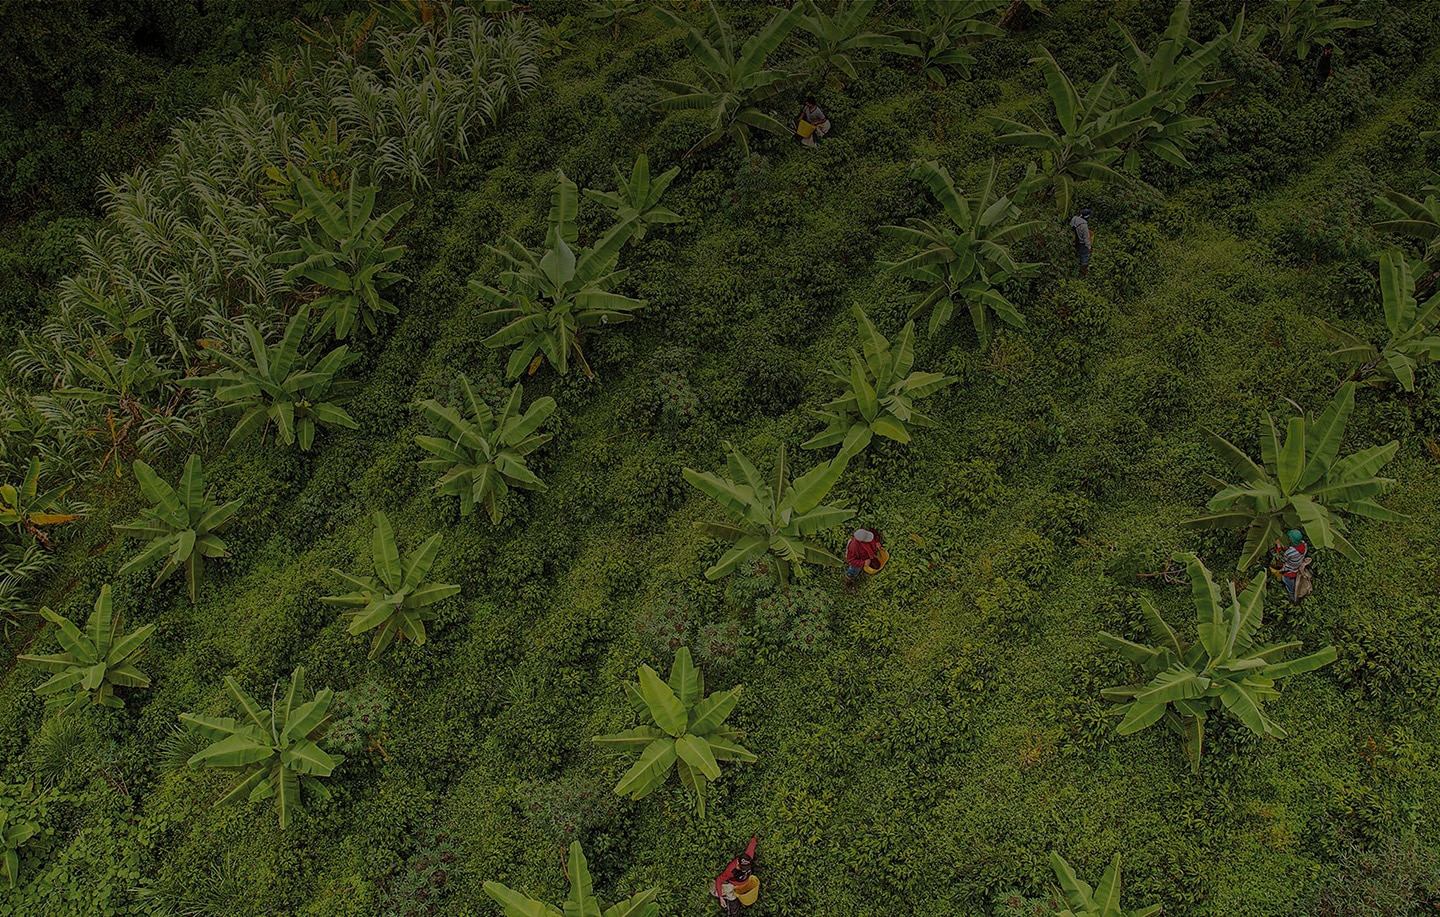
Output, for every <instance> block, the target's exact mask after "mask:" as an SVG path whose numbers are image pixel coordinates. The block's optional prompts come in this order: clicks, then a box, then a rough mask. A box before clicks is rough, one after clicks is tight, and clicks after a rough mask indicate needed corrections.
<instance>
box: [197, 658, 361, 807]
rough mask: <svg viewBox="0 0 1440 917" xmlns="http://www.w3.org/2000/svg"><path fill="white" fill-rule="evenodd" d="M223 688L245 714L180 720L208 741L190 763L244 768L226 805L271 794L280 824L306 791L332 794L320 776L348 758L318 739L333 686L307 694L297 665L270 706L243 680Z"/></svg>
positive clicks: (327, 719)
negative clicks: (310, 696) (282, 692)
mask: <svg viewBox="0 0 1440 917" xmlns="http://www.w3.org/2000/svg"><path fill="white" fill-rule="evenodd" d="M225 690H226V691H227V692H228V693H229V695H230V698H231V699H232V700H233V701H234V702H235V705H236V706H237V707H239V708H240V711H241V712H242V713H243V714H244V718H243V719H242V720H240V721H237V720H235V719H234V718H233V717H228V716H201V715H199V714H195V713H182V714H180V721H181V722H182V723H184V724H185V725H186V726H188V727H189V728H190V729H192V730H193V731H194V732H195V733H196V734H198V735H199V736H201V737H202V738H205V739H212V740H214V741H213V742H212V743H211V744H210V745H209V746H207V747H205V748H203V749H201V750H200V751H198V752H196V753H195V754H194V755H192V756H191V757H190V760H189V763H190V764H191V765H192V766H194V765H197V764H198V765H204V766H206V767H217V768H238V769H240V772H241V774H242V776H241V778H240V781H239V782H238V783H236V784H235V786H234V787H232V788H231V789H230V791H229V792H228V793H226V794H225V795H224V796H223V797H222V798H221V799H220V803H221V804H222V805H223V804H225V803H229V802H236V801H238V800H240V799H242V798H248V799H249V800H250V801H251V802H256V801H260V800H265V799H271V798H273V799H274V800H275V809H276V813H277V814H278V816H279V819H280V830H282V831H283V830H285V829H286V828H288V827H289V826H290V821H291V819H292V818H293V817H294V814H295V812H297V811H299V810H300V809H301V806H302V802H303V799H302V792H303V793H308V794H310V795H312V796H315V797H316V798H318V799H322V800H328V799H329V798H330V790H329V789H328V788H327V787H326V786H325V784H323V783H321V782H320V779H321V778H323V777H329V776H330V774H331V773H332V772H334V770H335V768H336V767H338V766H339V765H340V764H341V763H342V762H343V761H344V760H345V758H344V757H343V756H342V755H337V754H331V753H329V752H327V751H325V750H324V749H322V748H321V747H320V746H319V745H318V744H317V740H318V739H319V737H320V736H321V735H323V734H324V732H325V729H326V728H327V727H328V726H329V725H330V715H329V712H328V711H329V710H330V703H331V701H332V700H333V698H334V695H333V693H332V692H331V691H330V689H329V688H326V689H325V690H323V691H321V692H319V693H318V694H316V695H315V697H314V699H313V700H308V701H307V700H305V669H304V667H303V666H301V667H299V668H296V669H295V672H294V674H293V675H292V676H291V677H290V688H289V690H288V691H286V692H285V696H284V698H283V699H281V700H280V701H279V703H278V705H277V704H276V703H275V702H274V701H273V700H272V702H271V706H270V708H269V709H266V708H265V707H262V706H261V705H260V704H258V703H256V701H255V699H254V698H253V697H251V696H250V695H249V694H247V693H245V689H244V688H242V687H240V683H239V682H237V681H236V680H235V679H234V678H232V677H230V676H228V675H227V676H226V677H225Z"/></svg>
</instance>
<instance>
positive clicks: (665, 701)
mask: <svg viewBox="0 0 1440 917" xmlns="http://www.w3.org/2000/svg"><path fill="white" fill-rule="evenodd" d="M640 694H641V696H642V697H644V698H645V704H646V706H647V707H648V708H649V711H650V715H651V716H652V717H653V718H654V720H655V725H657V726H659V727H660V728H661V729H663V730H665V731H666V732H667V733H669V734H670V735H672V736H676V737H679V736H681V735H684V733H685V726H686V722H685V720H686V717H685V704H684V702H683V701H681V699H680V698H679V697H677V696H676V694H675V692H674V691H672V690H671V689H670V686H669V685H667V684H666V683H665V682H664V681H662V680H661V678H660V676H659V675H658V674H656V672H655V670H654V669H652V668H650V667H649V666H648V665H642V666H641V667H640Z"/></svg>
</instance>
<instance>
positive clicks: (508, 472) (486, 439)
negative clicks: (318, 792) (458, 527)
mask: <svg viewBox="0 0 1440 917" xmlns="http://www.w3.org/2000/svg"><path fill="white" fill-rule="evenodd" d="M459 382H460V401H459V403H458V404H457V405H454V406H449V405H444V404H441V403H440V402H439V401H437V400H435V399H433V398H431V399H427V400H425V401H422V402H421V403H420V407H421V410H422V411H423V412H424V413H425V416H426V417H427V418H428V419H429V420H430V421H431V423H432V425H433V426H434V427H435V429H436V430H437V432H439V433H440V434H441V435H439V436H417V437H415V442H416V443H417V444H419V446H420V447H421V448H422V449H424V450H425V451H426V452H428V453H430V457H429V458H424V459H421V460H420V464H421V466H422V467H425V468H432V469H435V470H437V471H440V472H442V475H441V477H440V479H439V480H438V481H437V482H436V483H435V489H436V490H438V491H439V492H440V493H441V494H447V495H453V496H457V497H459V498H460V512H461V515H469V514H470V511H471V510H472V509H473V508H474V506H475V504H476V503H481V504H483V505H484V506H485V507H486V509H487V510H488V511H489V514H490V519H491V521H492V522H493V523H497V524H498V523H499V521H500V518H501V514H502V509H501V503H500V500H501V499H502V498H503V497H504V496H505V495H506V494H507V493H508V492H509V489H510V488H511V487H520V488H523V489H527V490H545V489H546V487H545V483H544V482H543V481H541V480H540V479H539V478H538V477H537V476H536V475H535V473H534V472H532V471H531V470H530V468H529V467H528V466H527V464H526V462H525V456H527V455H529V454H530V453H532V452H534V451H535V450H536V449H539V448H540V447H541V446H543V445H544V444H545V443H547V442H549V441H550V438H551V434H548V433H545V434H540V433H537V432H536V431H537V430H538V429H539V428H540V426H541V425H542V424H543V423H544V422H545V421H546V420H547V419H548V418H549V417H550V415H551V414H553V413H554V412H555V407H556V404H555V399H553V398H550V397H545V398H539V399H537V400H536V401H535V402H534V403H533V404H531V405H530V408H529V409H528V410H526V411H524V412H523V413H522V412H521V410H520V404H521V399H522V397H523V394H524V387H523V386H522V385H520V384H519V383H517V384H516V385H515V387H514V388H512V389H511V390H510V395H509V397H508V398H507V399H506V401H505V406H504V408H503V409H502V410H501V411H500V413H499V414H498V415H497V414H496V413H495V412H494V411H492V410H491V408H490V405H489V404H488V403H486V401H485V399H483V398H481V397H480V396H479V395H477V394H476V392H475V389H474V387H473V386H472V385H471V384H470V379H469V378H468V377H467V376H465V375H464V374H463V373H462V374H461V375H460V377H459Z"/></svg>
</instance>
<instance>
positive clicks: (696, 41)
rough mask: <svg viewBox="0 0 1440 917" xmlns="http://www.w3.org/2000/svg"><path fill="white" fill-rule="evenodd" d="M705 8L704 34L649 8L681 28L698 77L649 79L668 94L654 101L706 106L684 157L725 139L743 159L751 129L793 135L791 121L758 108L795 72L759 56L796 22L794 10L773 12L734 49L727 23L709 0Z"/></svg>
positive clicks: (669, 107)
mask: <svg viewBox="0 0 1440 917" xmlns="http://www.w3.org/2000/svg"><path fill="white" fill-rule="evenodd" d="M708 9H709V13H710V21H709V35H708V36H707V35H706V33H705V32H704V31H702V30H700V29H697V28H695V27H694V26H692V25H690V24H689V23H687V22H686V21H685V20H683V19H681V18H680V17H679V16H677V15H675V14H674V13H672V12H671V11H669V10H667V9H657V10H656V11H655V15H656V16H657V17H659V19H660V21H661V22H663V23H665V24H666V25H668V26H670V27H672V28H682V29H684V30H685V46H686V47H687V48H688V49H689V50H690V56H691V57H692V58H693V59H694V62H695V69H696V71H697V73H698V76H699V82H696V83H682V82H678V81H676V80H658V79H657V80H655V81H654V83H655V85H656V86H658V87H660V88H661V89H664V90H665V91H667V92H669V93H671V94H672V95H671V97H670V98H668V99H664V100H662V101H660V102H659V103H657V105H658V107H659V108H660V109H661V110H662V111H678V110H684V109H708V110H709V112H710V130H709V131H708V132H707V133H706V134H705V136H703V137H701V138H700V140H699V141H698V142H696V144H695V145H694V146H693V147H691V148H690V149H689V150H688V151H687V152H686V153H685V158H687V159H688V158H689V157H691V156H693V155H695V154H696V153H698V152H699V151H701V150H703V149H705V148H707V147H710V146H713V145H714V144H716V143H718V142H719V141H721V140H723V139H724V138H726V137H729V138H730V139H731V140H733V141H734V142H735V143H736V144H738V145H739V147H740V150H741V152H742V153H744V154H745V156H747V157H748V156H749V155H750V129H751V128H758V129H760V130H763V131H768V132H769V133H772V134H777V135H780V136H788V135H790V134H792V133H794V125H791V124H783V123H781V122H780V121H777V120H775V119H774V118H773V117H771V116H770V115H768V114H766V113H765V112H763V111H761V110H760V106H761V105H762V104H763V103H765V102H767V101H769V100H770V99H773V98H774V97H775V96H776V95H778V94H780V93H781V92H783V91H784V90H785V89H787V88H788V87H789V86H790V85H791V84H792V83H793V82H794V81H795V75H794V74H793V73H791V72H790V71H789V70H780V69H769V70H767V69H765V59H766V58H767V57H769V56H770V55H771V54H774V53H775V49H776V48H778V47H780V43H781V42H783V41H784V40H785V37H786V36H787V35H789V34H790V32H791V31H792V30H793V29H794V28H795V27H796V26H797V25H799V24H800V18H801V17H800V11H799V10H781V11H779V12H778V13H776V14H775V16H774V17H773V18H772V19H771V20H770V21H769V22H768V23H766V24H765V27H764V28H762V29H761V30H760V31H759V32H757V33H756V34H755V35H753V36H751V37H750V39H749V40H748V41H746V42H745V43H744V44H743V45H741V46H740V47H739V48H736V46H735V35H734V32H733V30H732V29H731V28H730V24H729V23H727V22H726V21H725V20H723V19H721V18H720V12H719V11H718V10H717V9H716V8H715V3H714V0H711V3H710V5H709V7H708ZM712 39H713V40H712Z"/></svg>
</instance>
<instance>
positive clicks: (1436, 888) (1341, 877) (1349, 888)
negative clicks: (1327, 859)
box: [1305, 831, 1440, 917]
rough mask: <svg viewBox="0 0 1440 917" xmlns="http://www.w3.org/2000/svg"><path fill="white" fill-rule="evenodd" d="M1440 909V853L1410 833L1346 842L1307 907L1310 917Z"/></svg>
mask: <svg viewBox="0 0 1440 917" xmlns="http://www.w3.org/2000/svg"><path fill="white" fill-rule="evenodd" d="M1437 907H1440V853H1437V852H1436V851H1435V849H1434V848H1433V847H1431V846H1429V845H1427V844H1426V843H1425V842H1424V841H1422V840H1420V839H1419V838H1418V837H1416V836H1415V833H1414V832H1413V831H1407V832H1405V833H1403V834H1399V835H1391V836H1389V837H1387V838H1385V839H1384V840H1383V841H1381V842H1380V843H1378V844H1376V845H1375V846H1373V847H1364V846H1361V845H1360V844H1355V843H1351V844H1347V845H1346V846H1345V849H1344V850H1342V851H1341V853H1340V857H1339V860H1338V861H1337V862H1336V864H1335V865H1334V866H1333V867H1332V868H1331V869H1330V870H1329V871H1328V874H1327V875H1326V876H1325V877H1324V878H1322V879H1321V881H1320V884H1319V888H1317V889H1316V891H1315V892H1314V894H1313V896H1312V897H1311V900H1310V902H1309V903H1308V906H1307V907H1306V909H1305V913H1306V914H1310V915H1312V917H1409V915H1412V914H1419V913H1421V912H1422V910H1426V911H1428V910H1434V909H1435V908H1437Z"/></svg>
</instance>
